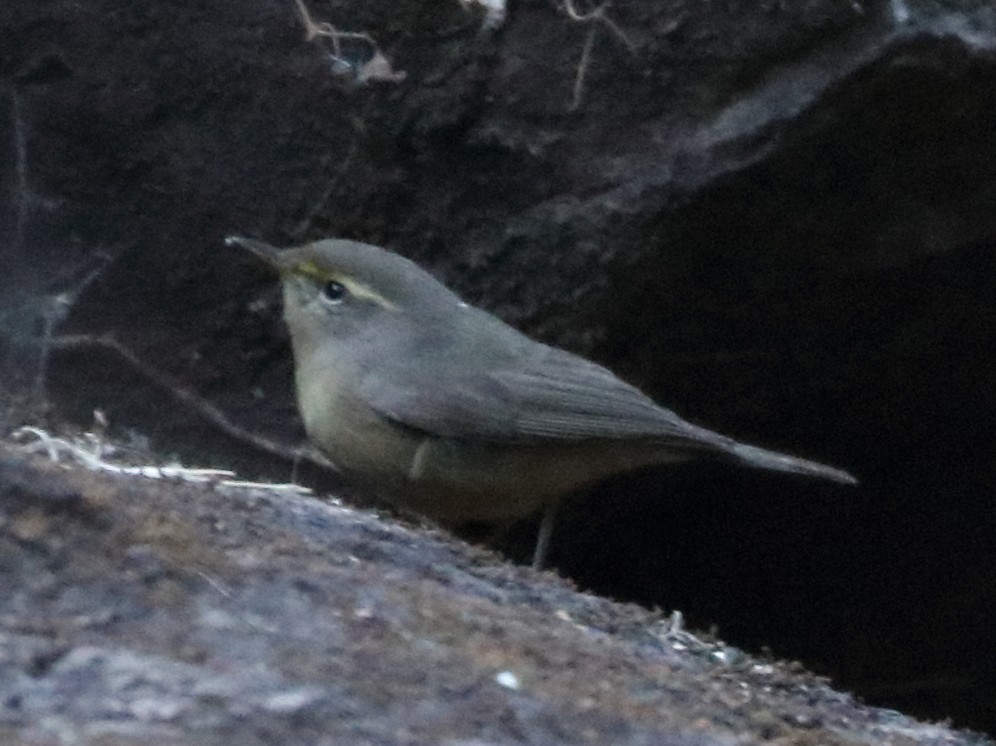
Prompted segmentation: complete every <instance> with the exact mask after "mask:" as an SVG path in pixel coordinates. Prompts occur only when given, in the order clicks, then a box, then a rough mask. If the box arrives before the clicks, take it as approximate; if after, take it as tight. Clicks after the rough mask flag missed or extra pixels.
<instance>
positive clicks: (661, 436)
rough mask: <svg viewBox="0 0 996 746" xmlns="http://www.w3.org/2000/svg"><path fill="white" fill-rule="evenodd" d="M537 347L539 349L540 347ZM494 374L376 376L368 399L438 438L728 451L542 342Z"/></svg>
mask: <svg viewBox="0 0 996 746" xmlns="http://www.w3.org/2000/svg"><path fill="white" fill-rule="evenodd" d="M534 344H535V343H534ZM531 352H533V354H529V355H518V356H515V357H513V358H512V359H511V362H512V363H514V364H510V365H503V366H502V365H498V366H495V367H492V368H483V367H481V366H472V367H473V370H471V371H469V372H468V371H467V367H468V366H467V365H466V364H464V365H459V366H453V367H455V368H459V369H461V371H462V372H459V373H452V372H443V373H441V374H439V375H436V376H435V377H434V379H433V380H432V381H431V382H423V385H416V384H417V382H416V381H412V380H410V379H409V380H404V381H399V380H398V379H397V377H396V376H395V377H392V378H391V379H388V378H387V377H386V376H381V375H378V374H377V372H376V371H371V372H370V374H369V375H368V377H367V379H366V380H365V382H364V384H363V387H362V392H361V393H362V396H363V398H364V399H365V400H366V401H367V403H368V404H369V405H370V406H371V407H372V408H373V409H374V410H375V411H377V412H378V413H380V414H381V416H383V417H386V418H388V419H391V420H393V421H395V422H398V423H400V424H402V425H405V426H407V427H411V428H416V429H418V430H422V431H425V432H428V433H431V434H434V435H437V436H442V437H457V438H475V439H481V440H490V441H543V440H568V441H571V440H574V441H577V440H588V439H591V440H596V439H620V438H621V439H634V440H641V439H643V440H646V439H652V440H661V441H667V442H672V443H673V444H674V445H676V446H686V447H700V448H701V447H703V446H705V447H710V446H711V447H714V448H718V449H720V450H726V449H727V448H729V447H730V445H731V444H732V441H730V440H729V439H728V438H725V437H723V436H721V435H719V434H717V433H713V432H711V431H709V430H705V429H704V428H699V427H697V426H695V425H692V424H691V423H688V422H686V421H684V420H683V419H681V418H680V417H679V416H678V415H676V414H675V413H674V412H671V411H669V410H667V409H664V408H663V407H660V406H658V405H657V404H656V403H655V402H654V401H653V400H652V399H650V398H649V397H648V396H647V395H645V394H644V393H642V392H641V391H640V390H639V389H637V388H635V387H633V386H630V385H629V384H627V383H625V382H623V381H621V380H620V379H619V378H617V377H616V376H615V375H614V374H613V373H612V372H611V371H609V370H608V369H606V368H603V367H602V366H600V365H596V364H595V363H592V362H590V361H588V360H585V359H584V358H581V357H578V356H576V355H573V354H571V353H569V352H565V351H563V350H558V349H556V348H552V347H547V346H545V345H539V344H536V346H535V348H533V349H532V350H531Z"/></svg>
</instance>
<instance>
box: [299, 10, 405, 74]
mask: <svg viewBox="0 0 996 746" xmlns="http://www.w3.org/2000/svg"><path fill="white" fill-rule="evenodd" d="M294 4H295V5H296V6H297V11H298V14H299V15H300V16H301V23H302V24H303V25H304V40H305V41H314V40H315V39H319V38H326V39H328V40H329V41H330V42H331V43H332V61H333V62H335V63H336V64H337V65H341V66H344V68H345V69H346V70H348V71H350V72H354V73H355V75H356V82H357V83H360V84H361V85H362V84H364V83H369V82H371V81H377V80H379V81H384V82H387V83H400V82H401V81H402V80H404V79H405V78H406V77H407V76H408V74H407V73H406V72H405V71H404V70H400V71H398V70H395V69H394V68H393V67H392V65H391V61H390V60H389V59H388V58H387V55H385V54H384V53H383V52H382V51H381V49H380V47H379V46H378V44H377V42H376V41H374V38H373V37H372V36H370V34H368V33H367V32H365V31H340V30H339V29H337V28H336V27H335V26H333V25H332V24H331V23H328V22H327V21H322V22H320V23H319V22H316V21H315V20H314V19H313V18H312V17H311V13H310V12H309V11H308V6H306V5H305V4H304V0H294ZM344 39H345V40H352V41H361V42H363V43H365V44H367V45H368V46H369V47H370V50H371V52H372V56H371V57H370V59H369V60H367V61H366V62H364V63H363V64H362V65H356V64H354V63H352V62H350V61H349V60H348V59H346V57H345V56H344V55H343V52H342V41H343V40H344Z"/></svg>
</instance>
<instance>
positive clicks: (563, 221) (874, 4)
mask: <svg viewBox="0 0 996 746" xmlns="http://www.w3.org/2000/svg"><path fill="white" fill-rule="evenodd" d="M572 7H574V8H575V10H577V12H578V13H580V14H582V16H581V17H580V19H579V18H578V17H573V18H572V17H571V15H570V14H569V13H568V9H567V6H565V4H564V3H562V2H556V1H554V0H519V1H517V2H514V3H511V4H510V6H509V8H508V14H507V16H506V17H505V19H504V20H503V21H502V22H500V23H499V22H498V21H495V22H494V23H493V24H491V25H490V26H489V25H488V24H487V23H486V19H485V18H484V17H483V15H482V13H481V12H479V10H478V9H475V8H474V7H466V8H465V7H463V6H462V5H461V4H460V3H459V2H457V0H431V1H427V0H392V1H391V2H388V1H387V0H367V1H366V2H362V3H360V2H348V1H346V0H321V1H320V0H313V2H310V3H308V8H310V12H311V14H312V15H313V17H314V19H315V20H316V21H318V22H326V23H331V24H333V25H334V27H335V29H337V30H339V31H344V32H365V33H366V34H368V35H369V39H370V40H372V42H373V45H374V46H372V45H371V41H365V40H362V39H358V38H356V37H341V38H340V39H339V40H338V48H337V45H336V44H334V43H333V42H332V40H331V39H330V38H328V37H318V38H316V39H312V40H310V41H309V40H307V39H306V37H305V33H304V26H303V24H302V20H301V17H300V14H299V12H298V10H297V9H296V5H295V2H294V1H293V0H243V1H242V2H239V3H229V2H218V3H179V2H172V1H171V0H156V1H154V2H145V3H135V2H132V1H131V0H93V1H92V2H87V3H79V2H76V1H75V0H51V1H49V2H45V3H39V2H34V1H33V0H4V2H2V3H0V39H2V43H0V153H2V154H3V155H2V156H0V409H2V412H0V425H2V426H3V430H4V431H5V432H10V431H12V430H13V429H14V428H16V427H17V426H18V425H21V424H24V423H29V424H45V425H47V426H48V427H50V428H51V429H53V430H58V431H62V430H63V429H65V428H67V427H68V428H75V429H76V430H79V429H80V428H90V427H91V426H92V422H93V417H94V415H93V412H94V410H95V409H99V410H101V411H103V413H104V414H105V415H106V417H107V418H108V419H109V421H110V423H111V426H110V431H111V433H112V434H113V437H114V438H115V439H117V441H118V442H122V443H128V444H129V445H130V446H133V447H135V448H136V449H137V450H138V451H147V450H150V449H151V450H153V451H155V452H156V453H157V454H158V455H159V456H161V457H163V458H166V457H170V456H173V455H176V456H178V457H179V458H181V460H183V461H184V462H185V463H190V464H196V465H197V466H222V467H235V468H237V469H238V470H239V471H240V473H242V474H245V475H246V476H249V477H260V476H265V477H267V478H270V479H277V480H280V479H284V478H286V476H287V475H288V474H289V473H290V472H291V469H292V465H291V464H290V463H288V462H287V460H284V459H280V458H273V457H271V456H269V455H267V454H266V453H264V452H262V451H260V450H259V449H258V448H256V447H254V445H253V444H252V443H251V442H249V441H247V440H246V439H244V438H238V437H232V436H231V434H226V432H224V430H222V429H219V427H217V422H216V421H215V420H213V419H212V418H211V417H210V416H207V415H206V414H205V411H206V410H204V409H203V408H198V407H197V406H192V405H191V402H192V401H193V399H192V398H190V397H188V398H186V399H183V400H182V401H181V400H178V399H177V397H176V396H175V391H174V392H173V394H170V393H169V392H167V391H166V390H165V389H164V387H163V386H162V385H158V384H157V383H155V381H154V379H153V378H151V377H150V376H149V375H147V372H143V370H142V369H141V368H138V367H136V366H135V365H132V364H130V363H128V362H127V360H126V359H124V358H122V356H121V355H119V354H115V353H114V352H113V351H109V348H108V347H107V346H106V345H105V346H101V345H93V344H90V345H82V346H81V345H72V346H69V345H63V346H60V345H58V344H52V341H53V336H54V337H61V338H62V339H63V340H65V335H68V334H82V335H91V336H94V335H97V336H101V335H105V334H111V335H113V337H114V338H115V339H117V340H119V341H120V342H121V343H122V344H123V345H124V346H125V348H126V349H127V350H130V351H131V352H132V353H133V354H134V355H135V356H136V359H138V360H141V361H143V364H144V365H145V366H146V370H148V369H151V370H152V371H154V372H156V373H161V374H164V375H168V376H169V378H170V380H171V381H174V382H177V383H179V384H180V385H181V386H182V387H183V388H184V390H185V391H187V392H190V393H192V394H194V395H195V397H194V398H198V399H199V400H200V401H202V402H206V403H207V404H209V405H210V406H214V407H217V408H218V410H219V411H221V412H223V413H224V414H225V416H226V417H228V418H230V419H231V420H232V421H234V422H235V423H237V424H238V425H240V426H241V427H243V428H244V429H245V430H246V431H249V432H251V433H254V434H257V435H260V436H264V437H268V438H271V439H274V440H277V441H279V442H281V443H283V444H286V445H287V446H288V447H290V448H292V447H295V446H297V445H298V444H299V443H300V440H301V430H300V426H299V424H298V421H297V418H296V414H295V412H294V404H293V399H292V391H291V378H290V357H289V350H288V348H287V344H286V334H285V332H284V330H283V328H282V324H281V322H280V318H279V299H278V295H277V292H276V288H275V287H274V283H273V279H272V277H270V276H269V275H268V274H267V273H266V271H265V269H264V268H262V267H259V266H258V265H257V263H255V262H254V261H252V259H251V258H248V257H245V256H243V255H242V254H240V253H238V252H234V251H232V250H231V249H227V248H225V247H224V246H223V244H222V238H223V237H224V236H225V235H228V234H231V233H239V234H243V235H253V236H258V237H260V238H263V239H266V240H268V241H270V242H272V243H274V244H278V245H284V244H293V243H297V242H300V241H304V240H308V239H311V238H317V237H322V236H326V235H339V236H346V237H351V238H357V239H361V240H365V241H370V242H374V243H378V244H382V245H385V246H388V247H390V248H393V249H396V250H398V251H401V252H402V253H404V254H406V255H408V256H411V257H412V258H414V259H416V260H418V261H419V262H421V263H423V264H424V265H426V266H427V267H428V268H429V269H430V270H432V271H433V272H435V273H436V274H437V275H439V276H440V277H441V278H442V279H444V280H445V281H446V282H448V283H449V284H451V285H452V286H453V287H454V288H455V289H457V290H458V291H459V292H460V293H461V294H462V295H463V296H464V297H466V298H467V299H468V300H469V301H471V302H473V303H476V304H478V305H481V306H484V307H485V308H487V309H488V310H491V311H493V312H495V313H497V314H499V315H500V316H502V317H503V318H505V319H506V320H508V321H510V322H512V323H514V324H516V325H518V326H520V327H521V328H523V329H524V330H526V331H527V332H530V333H532V334H534V335H536V336H539V337H541V338H543V339H544V340H547V341H552V342H556V343H557V344H560V345H562V346H566V347H569V348H570V349H572V350H574V351H577V352H581V353H584V354H586V355H589V356H591V357H593V358H595V359H597V360H598V361H599V362H601V363H604V364H607V365H609V366H610V367H612V368H613V369H614V370H616V371H617V372H619V373H620V374H621V375H622V376H624V377H625V378H627V379H628V380H631V381H632V382H634V383H636V384H637V385H639V386H640V387H641V388H643V389H645V390H646V391H647V392H648V393H650V394H651V395H653V396H654V397H655V398H656V399H658V400H659V401H661V402H662V403H663V404H664V405H666V406H669V407H672V408H674V409H675V410H676V411H678V412H679V413H680V414H682V415H683V416H685V417H687V418H688V419H690V420H692V421H694V422H698V423H701V424H703V425H707V426H709V427H711V428H714V429H718V430H720V431H723V432H727V433H729V434H730V435H733V436H735V437H737V438H739V439H742V440H745V441H750V442H756V443H758V444H760V445H764V446H768V447H772V448H776V449H780V450H786V451H789V452H792V453H797V454H799V455H802V456H807V457H811V458H816V459H819V460H821V461H826V462H828V463H832V464H835V465H838V466H841V467H843V468H847V469H849V470H851V471H853V472H854V473H855V474H857V475H858V476H859V478H860V479H861V482H862V483H861V486H860V488H858V489H857V490H851V491H844V490H841V489H839V488H836V487H833V486H827V485H821V484H814V483H810V482H806V481H803V480H793V479H788V478H782V477H776V476H767V475H763V474H760V473H756V472H747V471H735V470H732V469H723V468H715V467H713V466H712V465H698V466H696V465H692V466H689V467H688V468H686V469H681V470H678V471H674V472H661V471H651V472H647V473H641V474H636V475H632V476H630V477H628V478H624V479H620V480H615V481H613V482H612V483H611V484H606V485H603V486H602V487H601V488H600V489H599V490H596V491H594V492H593V493H592V494H591V495H588V496H579V498H578V499H577V500H576V501H575V502H574V504H573V505H572V506H570V507H569V509H568V510H566V511H565V513H564V515H563V517H562V521H561V522H560V523H558V527H557V531H556V532H555V535H554V537H553V545H552V554H551V559H552V562H553V563H554V565H555V566H556V567H557V568H558V569H559V570H560V571H561V572H562V573H563V574H565V575H566V576H569V577H571V578H572V579H573V580H574V581H575V582H577V583H578V585H579V586H580V587H583V588H586V589H589V590H591V591H594V592H598V593H600V594H602V595H605V596H609V597H614V598H617V599H626V600H632V601H637V602H639V603H641V604H643V605H644V606H645V607H647V608H652V607H654V606H658V607H663V608H669V609H671V608H679V609H681V610H682V611H684V612H685V613H686V614H687V616H688V619H689V620H690V623H692V624H694V625H695V626H697V627H699V628H708V627H709V626H711V625H716V626H717V627H718V628H719V630H720V632H721V634H722V636H723V637H724V638H726V639H729V640H731V641H732V642H734V643H736V644H737V645H739V646H741V647H744V648H747V649H750V650H755V651H757V650H761V649H762V648H764V647H770V648H771V649H772V650H774V651H775V652H776V653H777V654H779V655H781V656H783V657H798V658H800V659H801V660H803V661H804V662H805V664H806V666H807V667H808V668H810V669H814V670H817V671H819V672H820V673H824V674H827V675H829V676H831V677H832V678H833V680H834V681H835V682H836V683H837V684H838V685H840V686H841V687H844V688H853V689H854V690H856V691H858V692H859V693H860V694H861V696H862V697H864V698H866V699H867V700H868V701H870V702H872V703H875V704H878V705H881V706H889V707H895V708H899V709H903V710H904V711H907V712H910V713H913V714H916V715H918V716H919V717H923V718H927V719H942V718H947V717H950V718H952V719H953V720H954V722H955V723H956V724H958V725H962V726H972V727H975V728H978V729H981V730H987V731H990V732H994V733H996V656H993V655H987V654H986V651H991V650H994V649H996V587H994V585H993V583H992V577H993V576H994V574H996V544H994V541H993V537H994V536H996V513H994V511H993V509H992V495H993V492H994V484H996V460H994V459H993V458H992V454H993V452H994V448H996V443H994V439H993V438H994V435H993V433H994V432H996V429H994V427H993V424H992V423H994V422H996V398H994V396H993V387H992V383H991V382H992V381H993V380H994V378H996V370H994V367H993V366H994V361H996V315H994V314H993V313H992V299H993V297H996V251H994V249H996V211H994V210H993V209H992V206H993V204H996V159H993V157H992V153H994V152H996V127H993V111H994V110H996V106H994V104H996V53H994V50H996V11H994V9H993V7H992V3H991V2H990V1H989V0H960V1H954V0H951V1H947V2H941V1H939V0H872V1H863V0H858V1H855V0H780V1H779V2H774V1H773V0H772V1H770V2H768V1H761V2H736V1H731V2H708V3H705V2H694V3H692V2H685V1H684V0H666V1H661V0H653V1H651V0H645V1H644V0H639V1H633V2H621V1H619V0H617V2H616V3H615V4H613V5H612V6H609V7H607V8H606V9H604V10H603V11H602V13H603V14H604V15H602V16H598V15H597V14H596V15H584V14H588V13H590V12H591V11H592V10H593V8H594V7H595V6H594V3H587V2H585V1H584V0H575V3H574V5H573V6H572ZM585 18H587V20H585ZM376 51H379V52H380V53H381V55H382V56H383V59H381V60H380V63H379V67H378V65H377V64H375V65H374V66H373V67H371V66H370V65H369V64H368V63H370V62H371V61H374V62H375V63H376V62H377V61H376V60H375V59H374V53H375V52H376ZM385 60H386V63H385V62H384V61H385ZM371 72H374V73H376V74H375V75H374V76H373V77H372V78H371V76H370V73H371ZM402 74H403V75H402ZM302 479H304V480H305V481H308V483H309V484H315V485H334V480H330V479H329V478H328V477H327V475H324V474H322V473H306V474H303V475H302ZM337 494H338V493H337ZM521 531H522V536H523V537H526V538H524V539H523V543H527V542H528V540H529V539H528V537H529V536H530V535H531V533H530V529H529V527H523V528H522V529H521ZM392 536H393V534H392ZM513 538H514V537H513ZM509 544H510V546H509V547H508V551H509V553H510V554H511V555H512V556H523V555H522V554H521V553H517V552H519V551H520V550H517V549H516V546H515V542H514V541H511V542H509ZM18 546H19V547H21V550H22V551H25V552H28V551H29V549H26V548H25V546H26V545H21V544H19V545H18ZM526 551H528V550H526ZM29 556H30V555H29ZM74 567H75V566H73V565H66V566H64V567H63V570H62V571H64V572H70V571H72V570H73V569H74ZM53 582H55V583H57V584H58V583H62V582H64V581H63V580H62V579H60V578H59V577H58V575H57V574H56V577H55V578H54V580H53ZM114 582H115V581H112V580H110V579H109V580H108V583H114ZM117 582H122V581H120V579H118V581H117ZM350 585H351V586H356V585H357V583H350ZM15 626H16V624H15ZM109 738H110V737H109Z"/></svg>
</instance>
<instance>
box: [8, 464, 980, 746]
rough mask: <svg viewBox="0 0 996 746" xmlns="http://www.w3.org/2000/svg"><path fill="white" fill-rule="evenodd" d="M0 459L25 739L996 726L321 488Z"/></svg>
mask: <svg viewBox="0 0 996 746" xmlns="http://www.w3.org/2000/svg"><path fill="white" fill-rule="evenodd" d="M0 467H2V470H0V480H2V481H0V580H2V583H3V588H4V589H5V592H4V593H3V594H2V596H0V621H2V627H0V740H2V741H3V743H4V744H8V745H9V746H20V745H21V744H24V745H25V746H27V745H28V744H30V745H31V746H40V745H43V744H65V743H75V744H110V743H113V744H116V745H119V746H123V745H124V744H142V743H157V744H230V743H243V744H257V743H258V744H272V743H287V744H290V743H314V744H333V743H335V744H345V743H350V744H402V743H434V744H484V743H487V744H505V743H524V742H525V743H531V744H562V743H598V744H604V743H627V744H647V745H648V746H649V745H650V744H673V745H674V746H707V745H708V746H711V745H713V744H715V745H717V746H720V745H723V746H725V745H727V744H730V745H732V744H754V743H768V742H771V741H772V740H773V739H774V740H776V741H777V742H778V743H783V744H810V743H821V744H835V745H837V746H844V745H845V744H880V743H892V744H951V745H952V746H954V745H955V744H959V745H965V746H968V745H969V744H982V743H983V741H982V739H981V738H973V737H971V736H970V735H968V734H958V733H954V732H952V731H950V730H947V729H946V728H944V727H940V726H932V725H926V724H921V723H917V722H915V721H913V720H911V719H909V718H906V717H904V716H901V715H899V714H898V713H895V712H891V711H887V710H877V709H874V708H871V707H866V706H862V705H859V704H857V703H856V702H855V701H854V700H852V699H851V698H850V697H848V696H846V695H842V694H839V693H837V692H834V691H832V690H831V689H829V688H828V687H827V685H826V683H825V682H823V681H821V680H819V679H816V678H815V677H812V676H810V675H808V674H804V673H802V672H801V669H800V668H798V667H796V668H793V667H791V666H786V665H785V664H781V663H775V662H771V661H761V660H757V659H755V658H751V657H749V656H747V655H745V654H743V653H741V652H740V651H738V650H736V649H734V648H728V647H724V646H722V645H720V644H706V643H703V642H701V641H700V640H698V639H696V638H694V637H692V636H691V635H689V634H688V633H687V632H684V631H682V630H680V629H678V628H675V627H674V626H673V624H669V623H668V620H667V619H663V618H661V616H660V615H655V614H651V613H649V612H646V611H644V610H641V609H639V608H637V607H633V606H623V605H618V604H614V603H612V602H609V601H606V600H603V599H600V598H597V597H594V596H589V595H584V594H581V593H578V592H576V591H574V590H572V589H571V588H569V587H568V585H567V584H566V583H565V582H563V581H561V580H559V579H557V578H554V577H552V576H550V575H540V574H536V573H533V572H532V571H528V570H525V569H524V568H519V567H514V566H512V565H510V564H508V563H501V562H500V561H498V559H497V558H496V557H495V556H494V555H488V554H485V553H483V552H480V551H475V550H473V549H471V548H469V547H468V546H466V545H462V546H461V545H460V544H459V543H458V542H455V541H453V540H450V539H447V538H446V537H445V536H441V535H432V534H431V533H427V532H426V531H424V530H423V531H413V530H411V529H408V528H405V527H403V526H401V525H399V524H397V523H396V522H385V521H383V520H381V519H379V518H377V517H376V516H375V515H372V514H369V513H361V512H357V511H355V510H353V509H347V508H342V507H336V506H331V505H328V504H325V503H322V502H321V501H319V500H316V499H314V498H313V497H302V496H298V495H287V494H281V493H279V492H276V491H273V490H267V489H265V488H262V487H257V488H245V487H239V488H225V487H221V486H215V487H211V486H205V485H189V484H183V483H180V482H177V481H164V480H153V479H148V478H143V477H140V476H121V475H104V474H95V473H93V472H89V471H87V470H86V469H84V468H83V467H80V466H75V467H72V466H65V467H60V466H55V465H52V464H51V463H48V462H47V461H45V460H44V458H37V457H36V458H35V459H31V460H29V459H27V458H25V456H23V455H19V454H17V453H16V452H15V451H14V450H12V449H10V448H9V447H3V449H2V451H0Z"/></svg>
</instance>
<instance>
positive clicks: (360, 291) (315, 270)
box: [294, 261, 398, 311]
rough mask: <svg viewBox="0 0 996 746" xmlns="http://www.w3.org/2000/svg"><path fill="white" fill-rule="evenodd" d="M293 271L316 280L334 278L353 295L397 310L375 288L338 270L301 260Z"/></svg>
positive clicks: (396, 308)
mask: <svg viewBox="0 0 996 746" xmlns="http://www.w3.org/2000/svg"><path fill="white" fill-rule="evenodd" d="M294 271H295V272H297V273H298V274H302V275H304V276H305V277H310V278H311V279H313V280H317V281H318V282H329V281H331V280H335V281H336V282H341V283H342V284H343V285H345V286H346V287H347V288H349V292H350V293H352V294H353V295H355V296H356V297H357V298H364V299H366V300H371V301H373V302H374V303H376V304H377V305H378V306H382V307H383V308H386V309H387V310H389V311H397V310H398V307H397V306H396V305H395V304H394V303H392V302H391V301H389V300H388V299H387V298H385V297H384V296H383V295H381V294H380V293H378V292H377V291H376V290H374V289H373V288H371V287H370V286H369V285H365V284H364V283H362V282H359V281H358V280H354V279H353V278H352V277H347V276H346V275H343V274H341V273H339V272H335V271H329V270H325V269H322V268H321V267H319V266H318V265H317V264H315V263H314V262H311V261H306V262H301V263H300V264H299V265H297V266H296V267H294Z"/></svg>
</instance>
